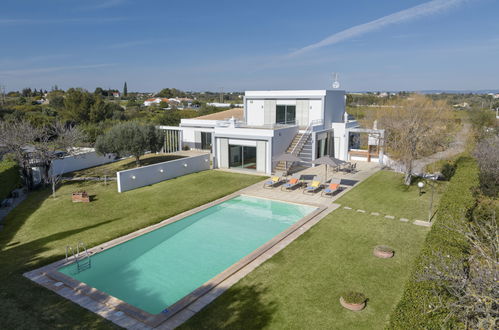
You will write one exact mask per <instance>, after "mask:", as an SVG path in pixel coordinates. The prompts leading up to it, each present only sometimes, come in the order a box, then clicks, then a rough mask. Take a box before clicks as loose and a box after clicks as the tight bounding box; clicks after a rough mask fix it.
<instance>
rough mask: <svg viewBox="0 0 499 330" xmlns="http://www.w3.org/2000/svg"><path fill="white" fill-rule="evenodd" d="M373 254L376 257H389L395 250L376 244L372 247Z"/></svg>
mask: <svg viewBox="0 0 499 330" xmlns="http://www.w3.org/2000/svg"><path fill="white" fill-rule="evenodd" d="M373 254H374V255H375V256H376V257H378V258H383V259H387V258H391V257H393V255H394V254H395V251H394V250H393V249H392V248H391V247H388V246H386V245H378V246H375V247H374V250H373Z"/></svg>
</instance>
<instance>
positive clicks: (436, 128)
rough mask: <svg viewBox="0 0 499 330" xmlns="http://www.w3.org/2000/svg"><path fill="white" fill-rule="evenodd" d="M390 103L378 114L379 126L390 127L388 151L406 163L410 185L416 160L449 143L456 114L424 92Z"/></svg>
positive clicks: (386, 140) (406, 176)
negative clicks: (453, 116)
mask: <svg viewBox="0 0 499 330" xmlns="http://www.w3.org/2000/svg"><path fill="white" fill-rule="evenodd" d="M390 104H391V105H392V106H391V107H387V108H382V109H381V110H378V111H377V113H376V117H377V119H378V123H379V126H380V127H382V128H384V129H386V133H387V134H386V137H385V142H386V147H387V149H388V153H389V155H390V157H392V158H393V159H395V160H398V161H400V162H401V163H402V164H403V165H404V169H405V170H404V171H405V178H404V183H405V184H406V185H410V184H411V179H412V174H413V173H412V171H413V162H414V160H416V159H418V158H420V157H424V156H427V155H430V154H432V153H434V152H436V151H437V150H438V148H440V147H443V146H445V145H446V144H447V143H448V142H449V141H448V133H449V131H450V129H451V128H452V126H453V120H452V113H451V111H450V108H449V106H448V105H447V104H446V102H445V101H433V100H431V99H430V98H427V97H426V96H424V95H411V97H408V98H406V99H404V100H398V101H396V103H393V101H392V103H390Z"/></svg>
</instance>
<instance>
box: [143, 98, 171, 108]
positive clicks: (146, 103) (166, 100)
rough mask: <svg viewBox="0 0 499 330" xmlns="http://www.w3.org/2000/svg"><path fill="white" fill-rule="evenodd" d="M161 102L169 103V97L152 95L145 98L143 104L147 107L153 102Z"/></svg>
mask: <svg viewBox="0 0 499 330" xmlns="http://www.w3.org/2000/svg"><path fill="white" fill-rule="evenodd" d="M161 102H165V103H170V99H167V98H163V97H153V98H150V99H147V100H145V101H144V105H145V106H146V107H148V106H151V105H153V104H160V103H161Z"/></svg>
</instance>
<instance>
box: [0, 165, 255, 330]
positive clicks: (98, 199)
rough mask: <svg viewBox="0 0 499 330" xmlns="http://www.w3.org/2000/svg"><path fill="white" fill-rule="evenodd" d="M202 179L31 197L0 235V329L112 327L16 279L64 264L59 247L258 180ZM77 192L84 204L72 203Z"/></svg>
mask: <svg viewBox="0 0 499 330" xmlns="http://www.w3.org/2000/svg"><path fill="white" fill-rule="evenodd" d="M262 179H263V178H262V177H258V176H253V175H242V174H235V173H226V172H220V171H204V172H200V173H195V174H190V175H186V176H183V177H179V178H176V179H172V180H168V181H164V182H161V183H158V184H155V185H151V186H147V187H143V188H140V189H136V190H133V191H129V192H126V193H123V194H119V193H118V192H117V189H116V184H115V183H114V182H112V183H110V184H109V185H107V186H105V185H104V184H103V183H102V182H82V183H69V184H64V185H63V186H62V187H61V188H59V189H58V191H57V198H55V199H53V198H51V197H50V190H49V189H45V190H40V191H35V192H33V193H31V194H30V195H29V197H28V198H27V199H26V200H25V201H24V202H23V203H22V204H21V205H20V206H18V207H17V208H16V209H15V210H14V211H13V212H12V213H10V214H9V216H8V217H7V218H6V219H5V221H4V224H5V228H4V229H3V230H2V231H0V328H2V329H54V328H65V329H67V328H79V329H90V328H92V329H93V328H106V329H107V328H113V326H114V325H113V324H112V323H110V322H108V321H107V320H105V319H102V318H100V317H99V316H97V315H96V314H93V313H91V312H89V311H87V310H86V309H83V308H81V307H79V306H78V305H76V304H74V303H72V302H70V301H68V300H66V299H64V298H62V297H60V296H58V295H57V294H55V293H52V292H51V291H49V290H47V289H45V288H42V287H40V286H38V285H36V284H34V283H33V282H31V281H30V280H28V279H25V278H24V277H23V276H22V273H24V272H26V271H28V270H32V269H34V268H37V267H40V266H42V265H45V264H47V263H50V262H53V261H56V260H59V259H61V258H63V257H64V253H65V247H66V245H67V244H72V245H74V244H76V242H77V241H78V240H82V241H83V242H85V243H86V244H87V246H89V247H92V246H95V245H97V244H100V243H103V242H106V241H108V240H110V239H113V238H116V237H119V236H122V235H124V234H127V233H130V232H132V231H135V230H137V229H140V228H143V227H145V226H147V225H150V224H153V223H157V222H159V221H161V220H164V219H166V218H168V217H171V216H173V215H175V214H178V213H181V212H183V211H186V210H189V209H192V208H194V207H196V206H199V205H202V204H205V203H207V202H209V201H212V200H214V199H217V198H220V197H223V196H225V195H227V194H229V193H232V192H234V191H236V190H239V189H241V188H243V187H246V186H248V185H251V184H253V183H256V182H258V181H260V180H262ZM81 189H85V190H87V192H88V193H89V194H90V195H91V196H94V197H93V199H94V201H93V202H91V203H90V204H84V203H72V202H71V192H73V191H75V190H81Z"/></svg>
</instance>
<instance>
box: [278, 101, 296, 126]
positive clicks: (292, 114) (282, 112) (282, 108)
mask: <svg viewBox="0 0 499 330" xmlns="http://www.w3.org/2000/svg"><path fill="white" fill-rule="evenodd" d="M295 121H296V105H277V106H276V116H275V122H276V123H277V124H291V125H293V124H295Z"/></svg>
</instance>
